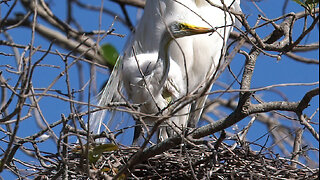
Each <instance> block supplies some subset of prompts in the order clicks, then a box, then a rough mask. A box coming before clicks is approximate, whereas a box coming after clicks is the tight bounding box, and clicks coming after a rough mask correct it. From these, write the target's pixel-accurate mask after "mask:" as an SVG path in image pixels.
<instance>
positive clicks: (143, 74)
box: [121, 22, 214, 139]
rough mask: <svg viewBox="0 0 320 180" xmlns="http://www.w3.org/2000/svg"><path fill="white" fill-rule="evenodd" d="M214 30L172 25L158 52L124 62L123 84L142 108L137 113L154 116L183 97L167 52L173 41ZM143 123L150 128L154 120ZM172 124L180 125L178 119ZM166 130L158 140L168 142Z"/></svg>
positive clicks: (179, 79)
mask: <svg viewBox="0 0 320 180" xmlns="http://www.w3.org/2000/svg"><path fill="white" fill-rule="evenodd" d="M213 31H214V29H211V28H203V27H196V26H192V25H189V24H186V23H179V22H172V23H170V24H169V25H168V29H165V30H164V32H163V33H162V36H161V39H160V43H159V44H160V46H159V52H155V53H146V54H138V55H134V56H132V57H130V58H128V59H123V63H122V71H121V72H122V82H123V84H124V87H125V90H126V92H127V95H128V99H130V100H131V101H132V102H133V103H134V104H141V107H140V111H141V112H143V113H147V114H156V113H158V112H159V111H160V110H162V109H164V108H166V107H167V106H168V104H169V102H170V101H175V100H177V99H179V98H181V97H182V96H183V95H185V94H186V91H185V86H184V80H183V74H182V71H181V70H180V67H179V65H178V64H177V63H176V62H175V61H174V60H172V59H170V57H169V54H168V51H169V46H170V43H171V41H172V40H173V39H179V38H182V37H186V36H192V35H197V34H204V33H209V32H213ZM143 120H144V122H145V123H146V124H148V125H153V124H154V122H155V119H154V118H144V119H143ZM170 120H171V121H173V122H175V123H176V124H177V125H179V126H181V125H182V124H179V123H180V122H179V118H177V117H172V118H170ZM165 129H166V128H160V129H159V133H160V135H159V137H161V138H162V139H164V138H167V137H168V134H167V132H166V130H165Z"/></svg>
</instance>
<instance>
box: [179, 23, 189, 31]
mask: <svg viewBox="0 0 320 180" xmlns="http://www.w3.org/2000/svg"><path fill="white" fill-rule="evenodd" d="M179 29H180V30H185V29H188V27H187V26H186V25H185V24H183V23H179Z"/></svg>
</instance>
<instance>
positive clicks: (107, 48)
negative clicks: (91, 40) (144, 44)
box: [100, 44, 119, 67]
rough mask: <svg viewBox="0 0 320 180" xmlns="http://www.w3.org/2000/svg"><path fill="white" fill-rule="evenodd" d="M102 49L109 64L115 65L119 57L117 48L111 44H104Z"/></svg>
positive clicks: (103, 55)
mask: <svg viewBox="0 0 320 180" xmlns="http://www.w3.org/2000/svg"><path fill="white" fill-rule="evenodd" d="M100 51H101V54H102V57H103V58H104V59H105V61H106V62H107V64H109V65H111V66H112V67H114V65H115V64H116V62H117V59H118V57H119V53H118V51H117V49H116V48H115V47H114V46H113V45H111V44H103V45H102V46H101V48H100Z"/></svg>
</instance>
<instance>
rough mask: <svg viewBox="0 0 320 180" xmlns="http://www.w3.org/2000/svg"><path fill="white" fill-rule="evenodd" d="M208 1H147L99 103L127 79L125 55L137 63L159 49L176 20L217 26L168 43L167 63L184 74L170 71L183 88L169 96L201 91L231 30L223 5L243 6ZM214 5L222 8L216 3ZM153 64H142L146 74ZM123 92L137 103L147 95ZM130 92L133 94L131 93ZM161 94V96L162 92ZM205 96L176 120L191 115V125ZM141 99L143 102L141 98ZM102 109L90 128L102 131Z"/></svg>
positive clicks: (183, 121)
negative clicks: (214, 29) (199, 33)
mask: <svg viewBox="0 0 320 180" xmlns="http://www.w3.org/2000/svg"><path fill="white" fill-rule="evenodd" d="M207 1H210V0H147V3H146V6H145V10H144V14H143V16H142V18H141V20H140V22H139V24H138V26H137V28H136V31H135V34H133V35H132V38H131V40H130V41H129V43H128V44H127V47H126V48H125V51H124V54H123V56H122V58H120V59H119V61H118V64H117V67H116V68H115V70H114V71H113V73H112V75H111V77H110V78H109V82H108V84H107V86H106V87H105V89H104V91H103V92H102V93H101V96H100V97H101V99H100V101H99V105H100V106H103V105H105V104H107V103H110V102H112V98H114V97H115V96H116V95H117V92H118V89H119V88H121V86H122V83H123V84H128V82H126V80H125V78H124V77H125V75H123V72H124V68H123V67H125V64H126V63H128V62H129V61H126V59H127V60H128V59H131V60H132V61H130V62H131V63H136V62H137V61H140V58H139V57H138V56H139V54H149V53H150V52H159V51H160V50H161V47H159V45H160V43H159V42H160V41H161V35H162V34H163V32H164V31H165V30H166V28H167V26H168V25H169V24H171V23H172V22H175V21H178V22H188V23H189V24H193V25H196V26H198V27H211V28H217V29H216V31H215V32H214V33H212V34H211V36H208V35H195V36H188V37H181V38H179V39H177V40H175V42H174V43H171V44H170V45H169V52H168V55H169V57H170V59H171V60H170V62H171V63H170V64H171V66H172V67H171V68H175V69H176V70H175V71H173V72H175V73H178V74H182V77H179V78H178V76H176V75H172V77H175V78H171V79H172V80H171V81H172V82H174V83H176V84H177V85H175V86H177V87H181V88H180V89H181V91H180V92H178V91H177V93H176V94H175V95H173V94H172V96H173V97H171V98H176V97H181V96H183V95H185V94H188V93H191V92H194V91H196V90H201V88H202V87H204V86H206V83H205V82H206V81H207V80H208V79H210V78H211V77H212V75H213V74H214V72H215V71H216V70H217V69H218V65H219V60H220V59H223V58H221V57H223V54H224V51H225V44H226V41H227V39H228V36H229V33H230V32H231V31H232V29H233V27H232V26H233V25H234V24H235V20H234V16H233V15H232V14H231V13H229V12H226V11H223V10H222V9H221V8H224V9H229V8H232V9H233V10H234V11H238V12H240V11H241V9H240V6H239V5H240V0H215V1H212V0H211V1H210V2H211V4H210V3H208V2H207ZM212 4H214V5H215V6H219V7H221V8H218V7H215V6H213V5H212ZM219 27H220V28H219ZM132 49H135V50H136V53H134V52H133V51H132ZM135 54H137V57H136V58H133V57H134V56H135ZM145 56H146V55H145ZM149 56H150V58H153V59H155V57H157V55H150V54H149ZM133 60H134V61H133ZM151 64H152V63H151ZM154 65H155V63H153V66H154ZM151 67H152V66H151ZM151 67H150V68H147V67H140V69H141V70H142V71H145V72H143V73H146V75H148V73H151V72H148V70H150V69H152V68H153V67H152V68H151ZM144 68H147V69H144ZM164 69H166V68H164ZM126 70H128V69H126ZM129 70H130V69H129ZM132 71H136V70H132ZM128 72H129V71H128ZM170 72H171V71H170V70H169V74H168V82H170V77H171V76H170ZM154 73H155V72H154ZM162 74H163V72H162ZM122 75H123V76H122ZM181 80H182V81H181ZM178 82H179V83H178ZM164 85H165V84H164ZM209 86H210V85H209ZM172 87H173V86H172ZM126 91H127V94H128V95H129V96H131V97H132V98H136V99H134V100H135V101H137V102H141V101H143V100H144V99H143V98H145V97H139V96H138V95H137V94H135V92H134V91H133V89H130V88H128V87H127V88H126ZM132 94H135V95H134V96H133V95H132ZM158 95H159V94H158ZM175 96H176V97H175ZM150 98H152V97H150ZM154 98H156V97H154ZM159 98H160V99H161V97H160V96H159ZM206 98H207V97H206V96H203V97H201V98H199V99H198V100H196V101H195V102H194V103H193V104H192V107H190V106H189V107H188V106H186V107H185V108H184V109H182V110H181V112H180V113H181V114H184V113H185V112H189V111H192V112H190V116H187V115H184V116H179V120H178V121H179V123H178V125H180V126H184V127H186V123H187V119H188V118H189V121H191V122H193V123H191V124H193V126H194V125H195V124H196V123H197V121H198V119H199V117H200V114H201V112H202V108H203V105H204V102H205V100H206ZM139 99H140V100H141V101H139ZM157 103H158V104H159V106H160V107H161V106H162V105H161V102H157ZM164 103H165V102H164ZM149 108H151V109H152V111H151V112H154V111H156V110H158V109H157V107H155V106H150V107H149ZM103 113H104V112H99V113H95V114H94V115H93V117H92V119H91V120H90V127H91V128H90V129H91V130H92V131H93V132H94V133H99V132H100V126H101V124H102V121H103V117H104V116H103Z"/></svg>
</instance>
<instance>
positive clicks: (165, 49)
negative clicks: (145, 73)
mask: <svg viewBox="0 0 320 180" xmlns="http://www.w3.org/2000/svg"><path fill="white" fill-rule="evenodd" d="M171 41H172V37H171V34H170V33H169V32H168V31H165V32H164V33H163V34H162V37H161V41H160V45H159V55H158V60H157V63H156V67H158V66H160V67H161V66H162V67H163V71H162V74H161V79H160V85H161V86H162V85H163V84H164V82H165V81H166V79H167V77H168V73H169V70H170V59H169V45H170V42H171ZM156 67H155V68H156Z"/></svg>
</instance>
